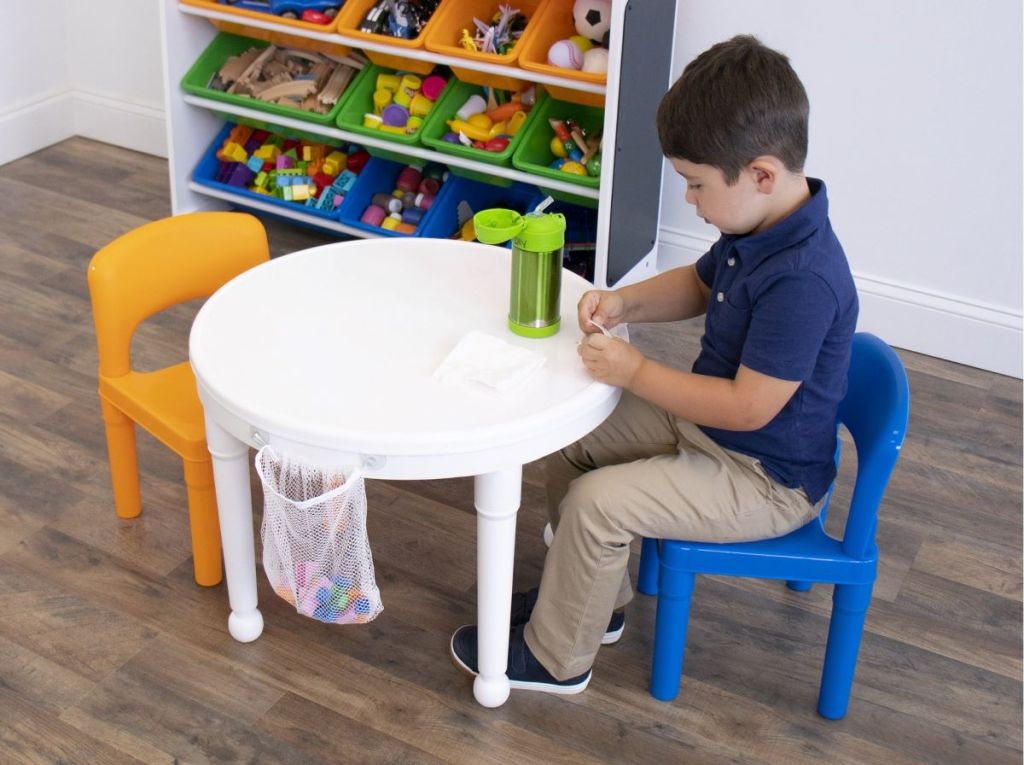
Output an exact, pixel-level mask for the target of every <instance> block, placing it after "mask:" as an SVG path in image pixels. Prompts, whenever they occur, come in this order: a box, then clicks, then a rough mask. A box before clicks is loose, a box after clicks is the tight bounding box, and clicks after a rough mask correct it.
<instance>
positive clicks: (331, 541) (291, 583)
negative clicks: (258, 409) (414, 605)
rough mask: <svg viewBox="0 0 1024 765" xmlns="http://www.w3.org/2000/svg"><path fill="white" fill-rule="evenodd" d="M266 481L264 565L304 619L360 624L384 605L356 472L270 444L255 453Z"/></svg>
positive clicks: (273, 583)
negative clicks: (284, 452)
mask: <svg viewBox="0 0 1024 765" xmlns="http://www.w3.org/2000/svg"><path fill="white" fill-rule="evenodd" d="M256 472H257V473H258V474H259V477H260V481H261V482H262V484H263V496H264V505H263V525H262V527H261V529H260V535H261V537H262V540H263V570H264V571H265V572H266V575H267V579H269V580H270V584H271V586H272V587H273V588H274V591H275V592H276V593H277V594H278V595H280V596H281V597H282V598H284V599H285V600H287V601H288V602H289V603H291V604H292V605H293V606H295V609H296V610H297V611H298V612H299V613H300V614H303V615H304V616H309V617H312V618H313V619H317V620H319V621H322V622H327V623H329V624H361V623H363V622H368V621H370V620H372V619H374V618H376V616H377V615H378V614H379V613H380V612H381V611H382V610H383V608H384V606H383V604H382V603H381V599H380V590H378V589H377V583H376V580H375V578H374V572H373V556H372V555H371V553H370V542H369V539H368V538H367V536H366V486H365V483H364V481H363V477H362V474H361V472H360V471H359V470H358V469H350V470H342V469H338V468H322V467H319V466H315V465H309V464H306V463H303V462H300V461H298V460H295V459H291V458H289V457H287V456H280V455H278V454H277V453H276V452H274V450H273V449H271V448H270V447H269V446H264V447H263V448H262V449H260V451H259V453H258V454H257V455H256Z"/></svg>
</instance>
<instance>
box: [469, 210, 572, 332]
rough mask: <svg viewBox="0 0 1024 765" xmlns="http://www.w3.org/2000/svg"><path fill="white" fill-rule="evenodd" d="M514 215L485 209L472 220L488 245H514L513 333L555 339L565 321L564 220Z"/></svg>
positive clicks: (510, 313) (536, 214) (536, 213)
mask: <svg viewBox="0 0 1024 765" xmlns="http://www.w3.org/2000/svg"><path fill="white" fill-rule="evenodd" d="M545 206H546V205H544V204H542V205H541V206H540V207H538V209H537V210H536V211H534V212H531V213H527V214H526V215H520V214H519V213H517V212H515V211H514V210H506V209H503V208H495V209H491V210H481V211H480V212H478V213H477V214H476V215H474V216H473V226H474V228H475V229H476V238H477V239H478V240H480V241H481V242H483V243H484V244H502V243H504V242H507V241H508V240H510V239H511V240H512V284H511V288H510V290H509V307H508V328H509V329H511V330H512V331H513V332H515V333H516V334H517V335H522V336H523V337H550V336H551V335H553V334H555V333H556V332H558V327H559V324H560V322H561V314H560V312H559V305H560V301H561V293H562V248H563V246H564V245H565V216H564V215H562V214H561V213H544V212H540V210H542V209H543V208H544V207H545Z"/></svg>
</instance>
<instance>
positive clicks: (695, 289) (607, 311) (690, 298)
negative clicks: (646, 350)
mask: <svg viewBox="0 0 1024 765" xmlns="http://www.w3.org/2000/svg"><path fill="white" fill-rule="evenodd" d="M709 294H710V290H709V288H708V286H707V285H706V284H704V282H703V281H701V279H700V276H698V275H697V269H696V268H695V267H694V266H692V265H690V266H683V267H681V268H674V269H672V270H671V271H666V272H665V273H663V274H658V275H657V276H654V277H651V278H650V279H646V280H644V281H642V282H639V283H637V284H631V285H629V286H627V287H620V288H619V289H617V290H591V291H589V292H587V293H585V294H584V295H583V297H582V298H580V302H579V305H578V306H577V312H578V319H579V324H580V329H582V330H583V332H584V333H587V334H590V333H593V332H599V331H600V330H599V329H598V328H597V327H596V326H595V325H594V324H591V323H590V322H591V320H593V321H594V322H596V323H597V324H600V325H601V326H602V327H605V328H606V329H610V328H612V327H614V326H615V325H617V324H621V323H623V322H658V321H678V320H680V319H689V318H692V317H694V316H700V315H701V314H702V313H704V311H705V310H707V305H708V295H709Z"/></svg>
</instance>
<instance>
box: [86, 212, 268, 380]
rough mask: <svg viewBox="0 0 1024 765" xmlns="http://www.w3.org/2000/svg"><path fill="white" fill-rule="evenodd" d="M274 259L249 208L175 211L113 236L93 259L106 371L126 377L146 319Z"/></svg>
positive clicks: (92, 284) (92, 276)
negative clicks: (137, 332)
mask: <svg viewBox="0 0 1024 765" xmlns="http://www.w3.org/2000/svg"><path fill="white" fill-rule="evenodd" d="M269 259H270V249H269V247H268V245H267V234H266V231H265V230H264V228H263V224H261V223H260V222H259V220H257V219H256V218H255V217H253V216H252V215H247V214H245V213H233V212H196V213H189V214H187V215H176V216H173V217H170V218H163V219H161V220H157V221H153V222H152V223H147V224H145V225H144V226H140V227H139V228H137V229H134V230H133V231H129V232H128V233H126V234H124V235H123V236H120V237H118V238H117V239H115V240H114V241H113V242H111V243H110V244H108V245H107V246H106V247H104V248H103V249H101V250H100V251H99V252H97V253H96V254H95V255H94V256H93V258H92V261H91V262H90V263H89V272H88V273H89V294H90V296H91V298H92V315H93V322H94V323H95V325H96V342H97V345H98V347H99V360H100V374H101V375H103V376H105V377H120V376H122V375H126V374H128V372H130V371H131V341H132V335H133V334H134V333H135V329H136V328H137V327H138V326H139V324H141V323H142V322H143V321H144V320H145V319H147V318H149V317H150V316H152V315H153V314H155V313H159V312H160V311H163V310H164V309H167V308H170V307H171V306H174V305H177V304H179V303H184V302H186V301H189V300H194V299H195V298H201V297H209V296H210V295H212V294H213V293H214V292H216V290H217V289H218V288H219V287H220V286H221V285H223V284H225V283H226V282H228V281H230V280H231V279H232V278H234V277H235V276H237V275H238V274H240V273H242V272H243V271H246V270H248V269H250V268H252V267H253V266H256V265H259V264H260V263H264V262H266V261H267V260H269Z"/></svg>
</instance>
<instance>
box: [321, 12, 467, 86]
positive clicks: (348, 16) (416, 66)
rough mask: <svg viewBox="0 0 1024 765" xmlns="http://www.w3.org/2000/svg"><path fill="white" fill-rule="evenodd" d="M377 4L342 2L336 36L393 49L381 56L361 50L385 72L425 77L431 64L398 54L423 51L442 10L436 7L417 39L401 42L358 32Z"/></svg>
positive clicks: (373, 51)
mask: <svg viewBox="0 0 1024 765" xmlns="http://www.w3.org/2000/svg"><path fill="white" fill-rule="evenodd" d="M456 2H457V0H456ZM376 3H377V0H345V4H344V5H343V6H342V7H341V13H339V14H338V28H337V32H338V34H341V35H345V36H346V37H355V38H358V39H360V40H369V41H371V42H376V43H383V44H385V45H387V46H388V47H390V48H394V49H395V52H394V53H381V52H380V51H375V50H370V49H368V48H364V49H363V53H365V54H366V57H367V58H368V59H370V61H372V62H373V63H375V64H377V65H378V66H383V67H385V68H387V69H400V70H402V71H404V72H413V73H415V74H428V73H429V72H430V71H431V70H432V69H433V68H434V62H432V61H421V60H420V59H416V58H407V57H405V56H403V55H402V53H401V52H402V51H403V50H421V49H422V48H423V43H424V41H425V40H426V39H427V34H428V33H429V32H430V29H431V28H432V27H433V25H434V20H435V19H436V18H437V17H438V16H439V15H441V10H442V8H441V7H440V6H439V7H438V9H437V10H436V11H435V12H434V15H433V16H432V17H431V18H430V20H429V21H427V23H426V24H425V25H424V27H423V30H422V31H421V32H420V33H419V36H418V37H415V38H413V39H412V40H403V39H401V38H399V37H392V36H391V35H375V34H370V33H368V32H360V31H359V25H360V24H362V23H363V19H364V18H366V14H367V12H368V11H369V10H370V9H371V8H372V7H373V6H374V5H375V4H376Z"/></svg>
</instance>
